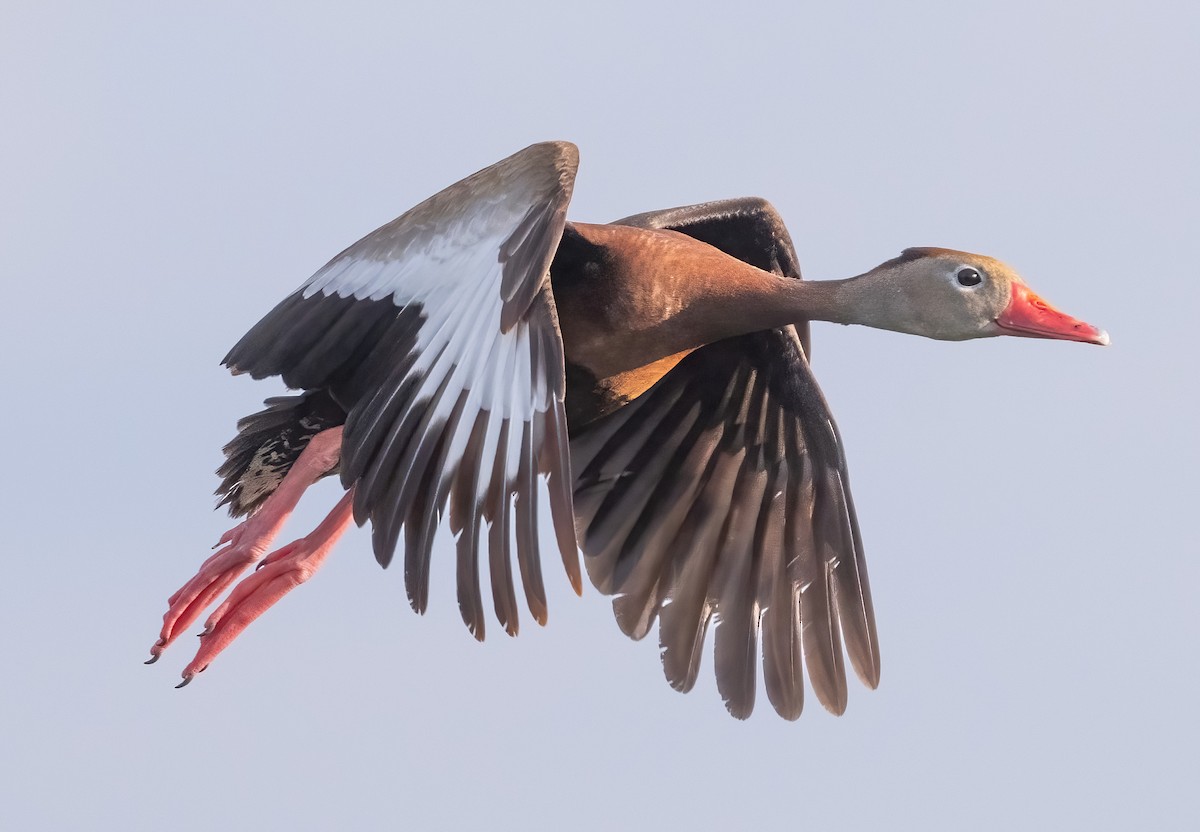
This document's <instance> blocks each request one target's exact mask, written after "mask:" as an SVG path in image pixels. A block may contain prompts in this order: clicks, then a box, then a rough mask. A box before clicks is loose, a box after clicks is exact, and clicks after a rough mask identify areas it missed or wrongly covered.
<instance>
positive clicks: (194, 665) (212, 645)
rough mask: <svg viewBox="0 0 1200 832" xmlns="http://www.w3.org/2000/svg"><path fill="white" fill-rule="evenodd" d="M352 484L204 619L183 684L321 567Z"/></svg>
mask: <svg viewBox="0 0 1200 832" xmlns="http://www.w3.org/2000/svg"><path fill="white" fill-rule="evenodd" d="M353 502H354V489H353V488H352V489H350V490H349V491H347V492H346V494H345V496H343V497H342V499H341V500H339V501H338V504H337V505H336V506H335V507H334V509H333V511H331V512H330V513H329V516H328V517H326V518H325V519H324V520H322V521H321V525H319V526H317V528H316V529H314V530H313V532H312V534H310V535H308V536H307V537H302V538H300V539H299V540H296V541H294V542H292V543H289V544H288V545H286V546H284V547H283V548H281V549H277V550H276V551H274V552H272V553H271V554H269V555H267V557H266V559H265V560H264V561H263V562H262V563H261V564H260V565H259V568H258V571H256V572H255V573H254V574H253V575H250V576H249V577H247V578H246V579H245V580H244V581H242V582H241V583H240V584H238V585H237V586H236V587H234V590H233V592H231V593H229V597H228V598H226V599H225V603H223V604H221V606H219V607H217V609H216V611H215V612H214V613H213V614H212V615H210V616H209V617H208V622H207V623H206V624H205V625H204V632H203V633H201V634H200V635H201V638H202V639H203V640H202V641H201V643H200V650H199V651H197V653H196V658H194V659H192V661H191V663H190V664H189V665H188V666H187V667H185V668H184V669H183V681H182V682H180V683H179V685H178V686H177V687H183V686H184V685H186V684H187V683H188V682H190V681H192V678H193V677H195V675H196V674H197V673H199V672H201V671H202V670H204V669H205V668H206V667H208V665H209V663H210V662H212V660H213V659H214V658H216V656H217V654H218V653H220V652H221V651H222V650H224V649H225V648H226V647H228V646H229V645H230V644H231V643H232V642H233V640H234V639H235V638H237V637H238V636H239V635H240V634H241V632H242V630H244V629H246V627H248V626H249V625H250V622H251V621H253V620H254V619H256V618H258V617H259V616H260V615H262V614H263V613H264V612H266V611H267V610H268V609H270V608H271V606H272V605H273V604H275V602H276V601H278V600H279V599H280V598H282V597H283V596H284V595H287V594H288V593H289V592H291V591H292V590H293V589H295V588H296V587H298V586H300V584H302V583H304V582H305V581H307V580H308V579H309V578H311V577H312V576H313V574H315V573H316V571H317V570H318V569H320V568H321V564H323V563H324V562H325V558H326V557H328V555H329V553H330V552H331V551H333V547H334V545H335V544H336V543H337V540H338V538H339V537H341V536H342V534H343V533H344V532H345V531H346V529H347V528H349V526H350V524H351V523H353V522H354V510H353Z"/></svg>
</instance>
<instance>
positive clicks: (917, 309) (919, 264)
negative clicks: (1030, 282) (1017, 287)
mask: <svg viewBox="0 0 1200 832" xmlns="http://www.w3.org/2000/svg"><path fill="white" fill-rule="evenodd" d="M876 271H877V272H881V273H882V275H883V277H884V279H885V280H886V282H887V283H888V285H889V288H890V289H891V291H890V292H888V293H887V294H888V295H889V296H890V297H891V299H892V302H891V303H889V305H890V306H891V305H893V304H894V306H893V309H892V310H891V312H892V315H889V317H891V318H892V319H891V320H889V321H888V323H889V327H888V328H891V329H898V330H901V331H904V332H910V333H912V334H914V335H922V336H925V337H926V338H938V339H941V340H946V341H962V340H966V339H968V338H986V337H989V336H993V335H1001V334H1003V333H1002V331H1001V330H1000V328H999V327H997V326H996V323H995V322H996V318H997V317H998V316H999V315H1000V314H1001V313H1002V312H1003V311H1004V310H1005V309H1006V308H1007V307H1008V305H1009V303H1010V301H1011V299H1012V286H1013V284H1014V282H1016V283H1020V282H1022V281H1021V278H1020V277H1019V276H1018V275H1017V274H1016V272H1014V271H1013V270H1012V269H1010V268H1009V267H1008V266H1006V265H1004V264H1003V263H1001V262H1000V261H999V260H995V259H993V258H991V257H985V256H983V255H979V254H970V253H968V252H963V251H953V250H951V249H939V248H922V249H907V250H906V251H905V252H904V254H903V255H901V256H900V257H899V258H897V259H896V260H892V261H889V262H888V263H885V264H883V265H882V266H880V267H879V269H877V270H876ZM893 316H894V317H893Z"/></svg>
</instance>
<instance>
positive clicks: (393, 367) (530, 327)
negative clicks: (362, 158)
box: [225, 142, 580, 639]
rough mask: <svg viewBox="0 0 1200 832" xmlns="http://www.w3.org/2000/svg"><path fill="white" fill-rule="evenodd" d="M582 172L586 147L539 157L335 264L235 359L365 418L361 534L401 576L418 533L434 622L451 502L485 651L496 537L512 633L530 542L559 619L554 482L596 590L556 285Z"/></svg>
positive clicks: (564, 530) (349, 466) (567, 529)
mask: <svg viewBox="0 0 1200 832" xmlns="http://www.w3.org/2000/svg"><path fill="white" fill-rule="evenodd" d="M578 158H579V157H578V151H577V150H576V148H575V146H574V145H572V144H569V143H566V142H548V143H544V144H537V145H533V146H531V147H528V148H526V149H525V150H522V151H521V152H519V153H517V154H515V155H513V156H510V157H509V158H507V159H505V160H503V161H501V162H498V163H496V164H495V165H492V166H491V167H488V168H485V169H483V170H481V171H479V172H478V173H476V174H473V175H472V176H470V177H468V178H466V179H464V180H462V181H461V182H458V183H456V184H454V185H452V186H450V187H449V188H447V189H445V190H444V191H441V192H440V193H438V194H436V195H434V196H433V197H431V198H429V199H427V200H426V201H425V202H422V203H421V204H420V205H418V206H416V207H415V208H413V209H411V210H410V211H408V212H406V213H405V214H403V215H402V216H401V217H399V218H398V219H396V220H394V221H392V222H390V223H388V224H387V225H385V226H383V227H382V228H380V229H378V230H377V231H375V232H373V233H371V234H369V235H367V236H366V237H364V238H363V239H362V240H359V241H358V242H357V243H355V244H354V245H352V246H350V247H349V248H347V249H346V250H345V251H343V252H342V253H341V254H339V255H338V256H337V257H335V258H333V260H331V261H330V262H329V263H328V264H327V265H326V266H325V267H324V268H322V269H321V270H320V271H318V272H317V273H316V274H315V275H313V276H312V277H311V278H310V279H309V280H308V281H307V282H306V283H305V284H304V285H303V286H301V287H300V289H298V290H297V291H296V292H295V293H293V294H292V295H291V296H290V297H288V298H287V299H285V300H284V301H283V302H282V303H280V304H279V305H278V306H277V307H276V308H275V309H274V310H272V311H271V312H270V313H269V314H268V315H267V316H266V317H265V318H263V320H262V321H260V322H259V323H258V324H256V325H255V326H254V328H253V329H251V330H250V332H248V333H247V334H246V335H245V336H244V337H243V338H242V339H241V341H239V342H238V343H237V345H236V346H234V348H233V349H232V350H231V351H230V353H229V355H227V356H226V357H225V364H227V365H228V366H229V367H230V368H231V369H232V370H233V371H234V372H247V373H250V374H251V375H252V376H254V377H255V378H262V377H265V376H268V375H282V376H283V380H284V382H285V383H286V384H287V385H288V386H289V387H295V388H304V389H309V390H312V389H322V388H325V389H328V390H329V392H330V394H331V395H332V397H333V399H334V400H335V401H336V402H337V403H338V404H339V405H341V406H342V407H343V408H344V409H345V410H346V411H347V413H348V417H347V421H346V427H345V433H344V437H343V444H342V466H341V477H342V482H343V484H345V485H346V487H348V488H349V487H351V486H353V487H354V489H355V494H354V515H355V519H356V520H357V521H358V522H359V523H360V524H361V523H364V522H366V520H368V519H370V521H371V525H372V529H373V533H372V537H373V544H374V549H375V556H376V558H378V560H379V561H380V563H382V564H383V565H385V566H386V565H387V564H388V563H389V562H390V561H391V558H392V554H393V552H394V550H395V547H396V544H397V541H398V538H399V534H400V530H401V528H404V530H405V544H406V545H405V584H406V586H407V589H408V594H409V599H410V601H411V602H412V604H413V607H414V608H415V609H417V610H418V611H423V610H424V609H425V605H426V603H427V600H428V581H429V557H430V549H431V546H432V541H433V533H434V530H435V529H436V527H437V525H438V522H439V519H440V516H441V514H442V511H443V509H444V507H445V505H446V500H447V498H449V501H450V520H451V527H452V529H453V531H454V532H455V533H457V534H458V575H457V577H458V598H459V607H460V609H461V611H462V615H463V620H464V621H465V622H466V624H467V626H468V627H469V628H470V629H471V631H472V632H473V633H474V634H475V636H476V637H477V638H481V639H482V638H483V634H484V624H483V608H482V600H481V597H480V589H479V564H478V556H479V535H480V525H481V522H482V521H485V520H486V521H488V522H489V524H490V530H489V533H488V549H489V564H490V574H491V582H492V593H493V599H494V602H495V609H496V614H497V616H498V617H499V619H500V621H501V623H502V624H503V625H504V627H505V629H506V630H507V631H508V632H510V633H515V632H516V630H517V609H516V600H515V596H514V591H513V579H512V569H511V564H510V557H509V539H510V536H511V534H513V533H514V532H515V536H516V540H517V561H518V565H519V567H520V572H521V577H522V581H523V584H524V587H525V593H526V597H527V599H528V602H529V606H530V609H531V611H532V613H533V615H534V617H535V618H536V619H537V620H539V621H544V620H545V615H546V602H545V592H544V589H543V587H542V580H541V572H540V566H539V560H538V552H537V518H536V510H537V495H536V490H535V482H536V476H537V474H538V473H542V474H545V475H547V476H548V478H549V482H550V497H551V509H552V513H553V516H554V525H555V529H556V532H557V537H558V543H559V548H560V549H561V550H562V555H563V561H564V564H565V565H566V567H567V571H568V574H569V575H570V577H571V580H572V583H573V584H574V585H575V586H576V589H577V591H578V589H579V586H580V577H579V565H578V554H577V550H576V546H575V539H574V529H573V525H572V507H571V494H570V487H569V483H570V472H569V461H568V452H567V433H566V419H565V416H564V413H563V393H564V386H565V385H564V369H563V352H562V340H561V337H560V335H559V331H558V321H557V315H556V313H555V309H554V299H553V296H552V295H551V292H550V283H549V279H548V269H549V265H550V261H551V259H552V258H553V256H554V252H555V249H556V247H557V246H558V241H559V239H560V238H561V236H562V232H563V227H564V224H565V222H566V209H567V203H568V202H569V201H570V197H571V189H572V186H573V184H574V180H575V171H576V169H577V167H578ZM514 495H515V498H516V499H515V517H514V506H513V500H512V497H513V496H514Z"/></svg>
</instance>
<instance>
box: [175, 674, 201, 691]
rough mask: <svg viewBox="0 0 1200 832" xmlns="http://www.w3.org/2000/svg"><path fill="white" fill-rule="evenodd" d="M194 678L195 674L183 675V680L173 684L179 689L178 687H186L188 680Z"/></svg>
mask: <svg viewBox="0 0 1200 832" xmlns="http://www.w3.org/2000/svg"><path fill="white" fill-rule="evenodd" d="M195 678H196V677H195V676H184V677H183V681H182V682H180V683H179V684H178V685H176V686H175V690H179V689H180V688H186V687H187V685H188V682H190V681H192V679H195Z"/></svg>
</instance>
